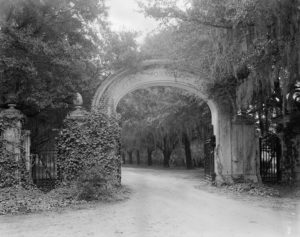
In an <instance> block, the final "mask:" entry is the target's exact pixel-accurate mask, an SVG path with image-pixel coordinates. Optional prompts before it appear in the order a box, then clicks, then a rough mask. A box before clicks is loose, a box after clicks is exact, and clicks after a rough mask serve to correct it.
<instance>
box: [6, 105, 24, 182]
mask: <svg viewBox="0 0 300 237" xmlns="http://www.w3.org/2000/svg"><path fill="white" fill-rule="evenodd" d="M8 107H9V108H8V109H6V110H3V111H2V112H1V113H0V119H1V120H2V121H3V123H4V129H3V131H2V134H1V139H2V140H3V143H4V144H3V145H4V147H3V149H5V150H6V151H7V152H8V153H10V154H11V157H12V158H13V159H14V160H15V161H19V160H20V159H21V130H22V120H23V119H24V115H23V114H22V113H21V112H20V111H19V110H17V109H15V107H16V104H14V103H9V104H8ZM15 176H16V177H15V178H16V179H17V180H20V178H21V177H20V173H19V170H18V169H17V170H15Z"/></svg>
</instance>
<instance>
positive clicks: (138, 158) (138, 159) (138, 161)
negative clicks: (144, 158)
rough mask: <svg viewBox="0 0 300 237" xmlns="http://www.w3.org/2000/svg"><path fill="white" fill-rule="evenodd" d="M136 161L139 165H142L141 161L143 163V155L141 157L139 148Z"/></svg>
mask: <svg viewBox="0 0 300 237" xmlns="http://www.w3.org/2000/svg"><path fill="white" fill-rule="evenodd" d="M136 163H137V164H138V165H140V163H141V157H140V151H139V150H136Z"/></svg>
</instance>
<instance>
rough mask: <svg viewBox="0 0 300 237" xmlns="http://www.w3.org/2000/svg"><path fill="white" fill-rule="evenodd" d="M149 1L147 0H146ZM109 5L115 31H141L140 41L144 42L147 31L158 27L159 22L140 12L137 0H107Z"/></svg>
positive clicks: (110, 17) (110, 18)
mask: <svg viewBox="0 0 300 237" xmlns="http://www.w3.org/2000/svg"><path fill="white" fill-rule="evenodd" d="M144 1H147V0H144ZM106 3H107V6H108V7H109V18H108V19H109V21H110V22H111V24H112V29H113V30H115V31H121V30H127V31H128V30H129V31H137V32H140V36H139V37H138V42H140V43H141V42H142V41H143V39H144V38H145V36H146V34H147V33H150V32H152V31H153V30H155V28H156V27H158V25H159V24H158V22H156V21H155V20H153V19H151V18H148V17H145V16H144V15H143V13H140V12H138V11H139V7H138V4H137V0H106Z"/></svg>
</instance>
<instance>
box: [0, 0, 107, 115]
mask: <svg viewBox="0 0 300 237" xmlns="http://www.w3.org/2000/svg"><path fill="white" fill-rule="evenodd" d="M0 4H1V12H0V59H1V60H0V85H1V86H0V88H1V89H0V94H1V96H3V95H5V94H7V93H11V92H14V93H16V94H17V96H18V100H17V102H18V104H19V105H22V106H27V107H31V108H34V109H36V110H40V109H44V108H49V107H52V108H57V107H59V108H64V107H66V106H68V104H69V102H70V100H71V99H72V96H73V93H74V92H76V91H80V92H81V93H82V94H83V95H84V96H85V97H87V100H88V99H89V98H90V97H91V94H90V95H89V93H91V90H93V88H95V87H96V86H97V85H98V84H99V79H98V76H99V73H100V71H101V70H100V69H101V68H100V65H101V64H100V59H99V55H101V53H102V51H100V47H101V45H103V41H101V40H100V39H99V37H98V35H97V34H98V31H96V30H95V29H96V28H95V27H93V24H98V25H99V27H100V28H101V30H102V31H103V30H104V29H105V28H106V8H105V6H104V1H102V0H100V1H98V0H88V1H86V0H84V1H83V0H80V1H73V0H45V1H27V0H19V1H15V0H8V1H7V0H1V1H0ZM2 99H3V98H2Z"/></svg>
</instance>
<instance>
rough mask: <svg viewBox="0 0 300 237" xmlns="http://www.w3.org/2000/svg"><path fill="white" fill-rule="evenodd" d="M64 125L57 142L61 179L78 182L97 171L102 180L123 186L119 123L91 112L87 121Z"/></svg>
mask: <svg viewBox="0 0 300 237" xmlns="http://www.w3.org/2000/svg"><path fill="white" fill-rule="evenodd" d="M64 124H65V127H64V129H62V130H61V132H60V134H59V137H58V138H57V148H58V159H57V162H58V175H59V177H60V178H61V179H62V180H64V181H75V180H78V179H81V178H82V177H83V176H84V177H86V176H87V173H88V172H89V171H90V170H93V172H92V173H95V169H97V170H98V172H99V176H101V177H103V178H104V179H106V180H109V181H110V182H111V183H112V184H117V185H119V184H120V167H121V163H120V156H119V149H118V146H119V145H118V144H119V137H120V128H119V125H118V123H117V121H116V120H115V119H114V118H110V117H108V116H106V115H104V114H102V113H100V112H91V113H89V114H88V115H87V116H86V117H85V118H84V119H83V120H78V119H73V118H70V117H69V118H67V119H66V120H65V121H64ZM92 176H93V175H92Z"/></svg>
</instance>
